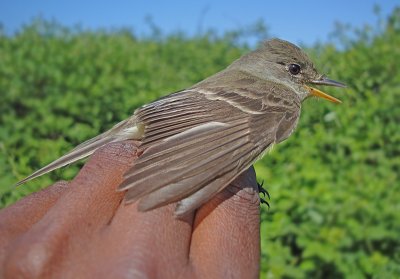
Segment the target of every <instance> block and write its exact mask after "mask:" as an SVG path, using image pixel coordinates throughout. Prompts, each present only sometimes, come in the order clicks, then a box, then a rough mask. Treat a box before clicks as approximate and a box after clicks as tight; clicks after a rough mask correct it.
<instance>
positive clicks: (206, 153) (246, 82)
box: [16, 38, 346, 217]
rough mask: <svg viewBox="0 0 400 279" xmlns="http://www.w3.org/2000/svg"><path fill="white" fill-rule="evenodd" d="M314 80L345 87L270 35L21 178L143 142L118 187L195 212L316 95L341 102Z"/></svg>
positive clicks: (285, 130)
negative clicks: (104, 150) (217, 68)
mask: <svg viewBox="0 0 400 279" xmlns="http://www.w3.org/2000/svg"><path fill="white" fill-rule="evenodd" d="M313 85H316V86H318V85H327V86H336V87H345V86H346V85H345V84H343V83H341V82H338V81H334V80H331V79H329V78H327V77H326V76H325V75H323V74H320V73H319V72H318V71H317V70H316V68H315V66H314V64H313V62H312V61H311V59H310V58H309V57H308V56H307V54H306V53H305V52H304V51H303V50H302V49H300V48H299V47H298V46H296V45H294V44H292V43H290V42H288V41H285V40H281V39H277V38H275V39H270V40H267V41H265V42H263V43H262V44H261V46H260V47H259V48H257V49H256V50H254V51H252V52H249V53H247V54H245V55H243V56H242V57H240V58H239V59H237V60H236V61H234V62H233V63H232V64H230V65H229V66H228V67H227V68H225V69H223V70H222V71H220V72H218V73H216V74H214V75H212V76H210V77H208V78H206V79H204V80H202V81H200V82H198V83H196V84H194V85H193V86H191V87H189V88H187V89H184V90H181V91H178V92H175V93H172V94H170V95H167V96H164V97H161V98H160V99H158V100H155V101H153V102H151V103H148V104H145V105H143V106H142V107H140V108H138V109H136V110H135V111H134V113H133V114H132V115H131V116H130V117H129V118H127V119H125V120H123V121H121V122H119V123H118V124H116V125H115V126H113V127H112V128H111V129H109V130H108V131H106V132H104V133H102V134H100V135H98V136H96V137H94V138H92V139H89V140H87V141H86V142H84V143H82V144H80V145H78V146H77V147H75V148H74V149H72V150H71V151H70V152H68V153H67V154H65V155H63V156H62V157H60V158H59V159H57V160H55V161H53V162H52V163H50V164H48V165H46V166H45V167H43V168H41V169H39V170H37V171H35V172H34V173H32V174H31V175H29V176H28V177H26V178H24V179H22V180H21V181H19V182H18V183H17V184H16V185H21V184H24V183H26V182H27V181H29V180H32V179H34V178H37V177H39V176H41V175H43V174H46V173H48V172H51V171H53V170H55V169H58V168H61V167H63V166H66V165H68V164H71V163H74V162H76V161H78V160H80V159H83V158H85V157H88V156H90V155H91V154H93V152H95V151H96V150H97V149H99V148H100V147H102V146H104V145H106V144H108V143H111V142H119V141H124V140H136V141H139V142H140V143H139V147H138V148H139V154H140V156H138V158H137V159H135V162H134V164H133V166H132V167H130V169H128V171H127V172H126V173H125V174H124V180H123V182H122V183H121V184H120V185H119V186H118V189H117V191H125V196H124V200H125V203H132V202H136V201H139V202H138V209H139V210H140V211H148V210H152V209H155V208H158V207H161V206H164V205H167V204H170V203H173V202H177V205H176V208H175V215H176V216H178V217H179V216H183V215H185V214H187V213H189V212H193V211H194V210H196V209H197V208H199V207H200V206H201V205H203V204H204V203H206V202H207V201H208V200H210V199H211V198H212V197H213V196H215V195H216V194H217V193H218V192H220V191H221V190H222V189H224V188H225V187H227V186H228V185H229V184H230V183H231V182H232V181H233V180H234V179H235V178H236V177H238V176H239V175H240V174H241V173H242V172H244V171H245V170H247V169H248V168H249V167H250V166H251V165H252V164H253V163H254V162H255V161H257V160H258V159H259V158H261V157H262V156H263V155H264V154H265V153H266V151H268V150H269V149H271V147H272V146H274V145H275V144H277V143H280V142H282V141H284V140H285V139H287V138H288V137H289V136H290V135H291V134H292V133H293V131H294V130H295V128H296V126H297V123H298V120H299V117H300V112H301V104H302V102H303V101H304V100H305V99H307V98H308V97H310V96H316V97H321V98H324V99H326V100H329V101H331V102H333V103H340V102H341V101H340V100H339V99H337V98H335V97H333V96H330V95H328V94H326V93H324V92H322V91H321V90H319V89H317V88H315V87H312V86H313Z"/></svg>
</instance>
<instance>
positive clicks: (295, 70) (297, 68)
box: [289, 64, 301, 75]
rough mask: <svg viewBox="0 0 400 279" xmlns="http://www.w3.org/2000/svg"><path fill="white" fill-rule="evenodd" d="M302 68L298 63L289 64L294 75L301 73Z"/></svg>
mask: <svg viewBox="0 0 400 279" xmlns="http://www.w3.org/2000/svg"><path fill="white" fill-rule="evenodd" d="M300 70H301V68H300V65H298V64H290V65H289V72H290V73H291V74H292V75H297V74H299V73H300Z"/></svg>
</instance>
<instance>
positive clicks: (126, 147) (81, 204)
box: [4, 141, 137, 278]
mask: <svg viewBox="0 0 400 279" xmlns="http://www.w3.org/2000/svg"><path fill="white" fill-rule="evenodd" d="M136 150H137V148H136V145H135V144H134V143H133V142H132V141H126V142H121V143H114V144H109V145H107V146H106V147H105V148H102V149H101V150H99V151H98V152H96V153H95V154H94V155H93V156H92V158H91V159H90V160H89V162H88V163H87V164H86V165H85V166H84V167H83V169H82V170H81V171H80V173H79V174H78V175H77V177H76V178H75V179H74V180H73V181H71V183H70V184H69V187H68V190H67V191H66V192H65V194H64V195H62V197H60V198H59V200H58V201H57V202H56V204H55V205H54V206H53V207H52V208H51V210H49V211H48V212H47V213H46V214H45V215H44V216H43V218H42V219H41V220H40V221H39V222H37V223H36V224H34V225H33V226H32V228H31V230H30V231H29V232H28V233H27V234H25V235H23V236H22V237H21V238H20V239H19V240H18V242H14V243H13V244H12V246H11V247H10V248H9V251H10V253H9V257H8V259H7V260H6V263H5V268H4V270H5V272H6V274H7V275H11V274H13V275H15V274H18V275H19V276H21V277H23V276H25V275H27V274H28V275H29V276H30V277H31V278H35V276H36V277H38V278H43V277H45V276H51V273H52V272H54V270H55V269H56V268H57V267H59V266H60V265H61V262H62V261H63V265H67V266H68V262H66V260H68V259H73V257H69V258H68V254H74V253H81V252H82V251H83V250H84V249H85V248H84V247H90V242H91V236H92V235H93V234H94V232H96V231H97V230H99V229H100V228H101V227H103V226H105V225H106V224H107V223H108V222H109V221H110V219H111V218H112V216H113V214H114V212H115V210H116V208H117V207H118V206H119V204H120V201H121V199H122V195H123V193H117V192H116V191H115V189H116V188H117V186H118V184H119V183H121V181H122V179H123V178H122V175H123V173H124V172H125V171H126V170H127V169H128V168H129V167H130V166H131V164H132V162H133V161H134V159H135V157H136ZM88 249H89V248H88ZM62 257H67V258H68V259H65V258H64V259H63V258H62ZM46 267H47V268H46ZM49 267H51V268H52V269H53V270H49ZM77 268H78V267H77ZM7 272H8V273H7ZM49 274H50V275H49ZM5 277H7V276H5ZM17 277H18V276H17Z"/></svg>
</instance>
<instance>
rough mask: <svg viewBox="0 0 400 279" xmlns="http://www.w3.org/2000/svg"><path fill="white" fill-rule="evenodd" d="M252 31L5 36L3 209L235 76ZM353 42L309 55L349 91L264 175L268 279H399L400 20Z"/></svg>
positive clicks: (310, 114) (309, 117) (38, 30)
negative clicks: (78, 158) (87, 154)
mask: <svg viewBox="0 0 400 279" xmlns="http://www.w3.org/2000/svg"><path fill="white" fill-rule="evenodd" d="M255 26H256V27H254V30H260V32H265V28H264V27H263V26H262V25H260V24H259V23H257V25H255ZM260 26H261V27H263V28H261V27H260ZM257 28H258V29H257ZM254 30H253V31H254ZM241 32H243V31H241ZM241 32H236V33H235V32H230V33H228V34H226V35H225V36H223V37H218V36H216V35H214V34H212V33H207V34H206V35H204V36H198V37H194V38H187V37H185V36H183V35H181V34H175V35H170V36H166V37H163V38H160V37H157V38H155V37H151V38H137V37H135V36H134V35H132V33H131V32H128V31H126V30H121V31H113V32H84V31H79V30H70V29H68V28H64V27H62V26H59V25H57V24H55V23H46V22H41V21H38V22H33V23H32V24H30V25H29V26H27V27H25V28H24V29H23V30H22V31H21V32H20V33H18V34H17V35H15V36H5V35H1V30H0V96H1V97H0V98H1V99H0V100H1V102H0V154H1V155H0V185H1V187H0V202H1V204H0V206H2V207H4V206H6V205H8V204H10V203H13V202H15V201H16V200H18V199H19V198H21V197H22V196H24V195H26V194H28V193H30V192H32V191H36V190H38V189H39V188H40V187H41V186H42V185H48V184H50V183H51V182H52V181H55V180H58V179H60V178H64V179H70V178H71V177H73V176H74V175H75V173H76V171H77V170H78V166H70V167H66V168H64V169H63V170H61V171H58V172H55V173H54V174H50V175H46V176H45V177H43V178H40V179H37V180H35V181H33V182H30V183H28V184H27V185H25V186H23V187H21V188H18V189H13V188H12V187H11V186H9V185H12V184H13V183H15V182H16V181H17V180H19V179H21V178H23V177H24V176H25V175H27V174H29V173H31V172H32V171H33V170H36V169H38V168H39V167H40V166H43V165H45V164H46V163H49V162H50V161H52V160H54V159H55V158H57V157H58V156H60V155H61V154H63V153H65V152H66V151H67V150H69V149H71V148H72V147H73V146H75V145H77V144H78V143H80V142H82V141H84V140H85V139H88V138H90V137H92V136H94V135H96V134H98V133H100V132H101V131H104V130H106V129H107V128H109V127H111V126H112V125H113V124H115V123H116V122H118V121H119V120H122V119H124V118H126V117H127V116H128V115H130V114H131V113H132V112H133V111H134V109H135V108H137V107H138V106H140V105H142V104H144V103H147V102H149V101H151V100H154V99H156V98H158V97H160V96H161V95H163V94H167V93H170V92H173V91H177V90H179V89H182V88H185V87H186V86H189V85H191V84H193V83H195V82H197V81H199V80H201V79H203V78H204V77H207V76H209V75H211V74H213V73H215V72H216V71H218V70H221V69H222V68H224V67H225V66H226V65H228V64H229V63H230V62H232V61H233V60H234V59H236V58H237V57H239V56H240V54H242V53H244V52H245V51H246V48H245V47H244V46H241V45H238V44H237V41H238V36H239V37H240V36H243V34H242V33H241ZM343 34H344V33H343V31H342V32H339V33H338V35H339V36H338V37H340V39H341V40H342V41H345V46H344V48H343V49H340V50H338V49H337V48H336V47H335V45H332V44H325V45H319V46H315V47H313V48H312V49H310V50H309V53H310V54H311V55H312V56H313V58H314V61H316V62H317V66H318V68H319V69H320V70H323V71H324V72H326V73H329V77H331V78H334V79H338V80H340V81H343V82H345V83H347V84H348V89H345V90H343V89H331V88H326V91H329V92H330V93H332V95H335V96H337V97H340V98H341V99H342V100H343V104H342V105H340V106H335V105H333V104H331V103H328V102H325V101H317V100H309V101H307V102H305V103H304V107H303V115H302V117H301V121H300V123H299V126H298V129H297V131H296V132H295V133H294V134H293V135H292V137H291V138H290V139H289V140H287V141H286V142H284V143H282V144H281V145H279V146H277V147H276V148H275V149H274V150H273V151H271V152H270V153H269V154H268V155H267V156H265V157H264V159H263V160H261V161H260V162H259V163H257V164H256V169H257V175H258V177H259V179H260V180H262V179H265V180H266V183H265V185H267V186H266V187H267V189H268V191H269V192H270V194H271V196H272V201H271V209H270V210H267V209H265V208H263V209H262V223H261V241H262V259H261V261H262V262H261V266H262V274H261V276H262V278H365V277H367V278H399V277H400V238H399V232H400V202H399V201H400V182H399V181H400V177H399V173H400V157H399V155H400V133H399V123H400V86H399V84H400V68H399V67H398V63H399V62H398V61H400V48H399V46H400V10H399V9H397V10H395V11H394V12H393V13H392V15H391V17H390V18H388V19H387V20H385V21H384V24H380V25H379V30H378V31H377V30H374V29H371V28H370V27H366V28H364V29H361V30H357V32H356V35H352V36H350V35H343ZM227 237H229V235H227Z"/></svg>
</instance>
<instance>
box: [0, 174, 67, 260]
mask: <svg viewBox="0 0 400 279" xmlns="http://www.w3.org/2000/svg"><path fill="white" fill-rule="evenodd" d="M67 187H68V182H66V181H59V182H57V183H55V184H53V185H52V186H50V187H47V188H45V189H43V190H41V191H39V192H36V193H33V194H31V195H29V196H27V197H25V198H23V199H22V200H20V201H18V202H17V203H15V204H13V205H11V206H9V207H7V208H5V209H3V210H1V212H0V224H1V225H0V263H1V262H3V259H4V256H5V251H6V250H7V247H8V245H9V244H10V243H12V241H13V240H14V239H15V238H17V237H18V236H20V235H21V234H22V233H24V232H26V231H27V230H29V229H30V228H31V226H32V225H33V224H35V223H36V222H37V221H38V220H40V219H41V218H42V217H43V215H44V214H45V213H46V212H47V211H48V210H49V209H50V208H51V207H52V206H53V205H54V203H55V202H56V201H57V200H58V198H59V197H60V196H61V195H62V194H63V193H64V192H65V191H66V189H67Z"/></svg>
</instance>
